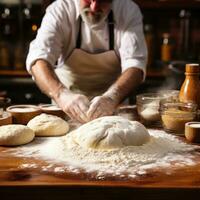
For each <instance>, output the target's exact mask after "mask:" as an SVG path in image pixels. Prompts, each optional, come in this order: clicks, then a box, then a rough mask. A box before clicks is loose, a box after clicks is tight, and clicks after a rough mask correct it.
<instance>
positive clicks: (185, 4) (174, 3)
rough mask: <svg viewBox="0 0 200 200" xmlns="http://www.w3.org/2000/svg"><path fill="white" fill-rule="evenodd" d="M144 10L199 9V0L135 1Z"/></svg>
mask: <svg viewBox="0 0 200 200" xmlns="http://www.w3.org/2000/svg"><path fill="white" fill-rule="evenodd" d="M134 2H136V3H137V4H138V5H139V6H140V7H141V8H144V9H168V8H170V9H171V8H180V9H182V8H192V9H199V8H200V1H199V0H134Z"/></svg>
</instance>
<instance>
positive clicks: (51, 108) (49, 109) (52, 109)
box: [39, 104, 67, 119]
mask: <svg viewBox="0 0 200 200" xmlns="http://www.w3.org/2000/svg"><path fill="white" fill-rule="evenodd" d="M39 108H40V109H41V110H42V112H43V113H46V114H50V115H56V116H58V117H61V118H63V119H66V117H67V115H66V114H65V113H64V112H63V111H62V109H61V108H59V107H58V106H57V105H53V104H40V105H39Z"/></svg>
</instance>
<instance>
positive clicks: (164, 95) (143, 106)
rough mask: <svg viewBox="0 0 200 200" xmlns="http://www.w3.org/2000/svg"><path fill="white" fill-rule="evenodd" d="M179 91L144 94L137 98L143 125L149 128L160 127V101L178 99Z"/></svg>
mask: <svg viewBox="0 0 200 200" xmlns="http://www.w3.org/2000/svg"><path fill="white" fill-rule="evenodd" d="M178 94H179V91H177V90H162V91H160V92H155V93H143V94H139V95H137V96H136V105H137V111H138V115H139V117H140V120H141V122H142V123H143V124H145V125H147V126H150V127H151V126H153V127H160V126H161V118H160V112H159V108H160V101H162V100H167V99H170V100H171V99H176V98H178Z"/></svg>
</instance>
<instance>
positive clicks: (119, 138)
mask: <svg viewBox="0 0 200 200" xmlns="http://www.w3.org/2000/svg"><path fill="white" fill-rule="evenodd" d="M72 134H73V135H72V137H73V140H74V142H75V143H77V144H79V145H80V146H82V147H84V148H95V149H115V148H122V147H125V146H139V145H143V144H144V143H146V142H147V141H148V140H149V138H150V135H149V133H148V131H147V129H146V128H145V127H144V126H143V125H142V124H141V123H139V122H137V121H130V120H128V119H125V118H123V117H120V116H106V117H101V118H98V119H95V120H93V121H91V122H88V123H87V124H84V125H82V126H81V127H79V128H78V129H76V130H75V131H74V132H72Z"/></svg>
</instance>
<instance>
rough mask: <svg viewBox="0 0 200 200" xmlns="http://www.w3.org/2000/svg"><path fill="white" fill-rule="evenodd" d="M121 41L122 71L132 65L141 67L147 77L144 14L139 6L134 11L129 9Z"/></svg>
mask: <svg viewBox="0 0 200 200" xmlns="http://www.w3.org/2000/svg"><path fill="white" fill-rule="evenodd" d="M120 43H121V46H120V48H119V53H120V58H121V66H122V72H123V71H125V70H127V69H128V68H131V67H135V68H139V69H141V70H142V71H143V74H144V79H145V76H146V64H147V47H146V42H145V38H144V33H143V23H142V15H141V12H140V10H139V8H138V9H136V12H134V13H130V11H129V14H128V15H127V18H126V25H125V26H124V31H123V33H122V34H121V41H120Z"/></svg>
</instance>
